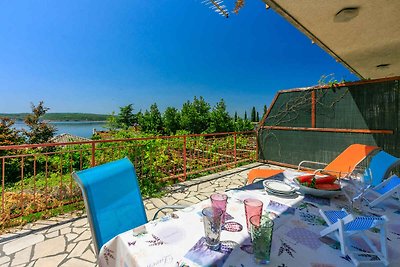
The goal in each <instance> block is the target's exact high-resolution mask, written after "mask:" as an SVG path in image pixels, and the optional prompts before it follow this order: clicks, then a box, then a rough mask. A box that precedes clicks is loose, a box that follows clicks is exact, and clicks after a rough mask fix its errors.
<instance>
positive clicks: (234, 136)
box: [233, 132, 237, 167]
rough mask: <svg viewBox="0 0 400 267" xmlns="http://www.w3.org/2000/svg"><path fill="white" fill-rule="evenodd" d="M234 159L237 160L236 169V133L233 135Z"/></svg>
mask: <svg viewBox="0 0 400 267" xmlns="http://www.w3.org/2000/svg"><path fill="white" fill-rule="evenodd" d="M233 157H234V158H235V167H236V166H237V157H236V132H234V133H233Z"/></svg>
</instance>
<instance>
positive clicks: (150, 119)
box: [139, 103, 163, 134]
mask: <svg viewBox="0 0 400 267" xmlns="http://www.w3.org/2000/svg"><path fill="white" fill-rule="evenodd" d="M139 124H140V126H141V127H142V131H144V132H147V133H153V134H155V133H162V131H163V124H162V117H161V113H160V111H159V110H158V107H157V104H156V103H154V104H152V105H151V106H150V111H148V110H146V111H145V112H144V114H143V116H141V120H140V121H139Z"/></svg>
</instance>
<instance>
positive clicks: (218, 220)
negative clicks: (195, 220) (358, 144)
mask: <svg viewBox="0 0 400 267" xmlns="http://www.w3.org/2000/svg"><path fill="white" fill-rule="evenodd" d="M202 214H203V223H204V234H205V239H206V244H207V246H208V247H209V248H210V249H212V250H218V249H219V247H220V244H221V242H220V236H221V226H222V211H221V210H220V209H214V208H212V207H207V208H204V209H203V211H202Z"/></svg>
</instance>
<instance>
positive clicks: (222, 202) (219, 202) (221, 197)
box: [210, 193, 228, 225]
mask: <svg viewBox="0 0 400 267" xmlns="http://www.w3.org/2000/svg"><path fill="white" fill-rule="evenodd" d="M210 199H211V206H212V208H213V209H219V210H221V211H222V222H221V223H222V225H224V223H225V212H226V204H227V202H228V196H227V195H225V194H219V193H214V194H212V195H211V196H210Z"/></svg>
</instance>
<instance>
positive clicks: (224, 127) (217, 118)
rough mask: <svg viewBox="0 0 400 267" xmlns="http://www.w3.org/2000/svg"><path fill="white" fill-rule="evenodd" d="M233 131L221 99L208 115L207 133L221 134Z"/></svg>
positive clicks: (230, 120)
mask: <svg viewBox="0 0 400 267" xmlns="http://www.w3.org/2000/svg"><path fill="white" fill-rule="evenodd" d="M230 131H233V123H232V118H231V117H230V116H229V113H228V112H227V111H226V105H225V102H224V100H223V99H221V100H220V101H219V102H218V103H217V104H216V105H215V107H214V108H213V110H212V111H211V113H210V126H209V128H208V132H211V133H222V132H230Z"/></svg>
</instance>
